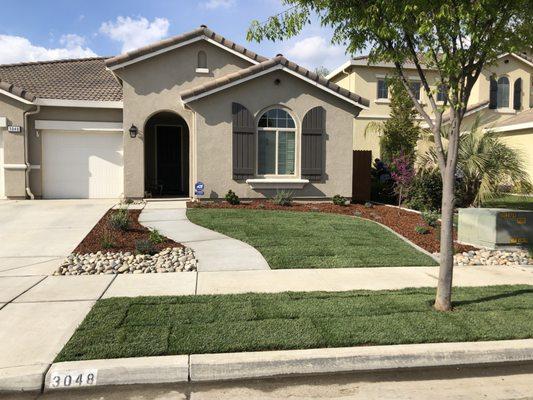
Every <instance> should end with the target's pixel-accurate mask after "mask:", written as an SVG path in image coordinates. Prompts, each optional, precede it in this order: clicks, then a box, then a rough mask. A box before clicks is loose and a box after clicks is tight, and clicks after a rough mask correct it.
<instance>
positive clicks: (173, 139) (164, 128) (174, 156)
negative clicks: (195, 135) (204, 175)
mask: <svg viewBox="0 0 533 400" xmlns="http://www.w3.org/2000/svg"><path fill="white" fill-rule="evenodd" d="M144 164H145V165H144V167H145V169H144V170H145V175H144V187H145V192H146V195H147V196H149V197H166V196H169V197H177V196H184V197H188V196H189V127H188V126H187V123H186V122H185V120H184V119H183V118H182V117H180V116H179V115H178V114H175V113H173V112H170V111H162V112H159V113H157V114H155V115H153V116H152V117H150V119H149V120H148V121H147V122H146V125H145V127H144Z"/></svg>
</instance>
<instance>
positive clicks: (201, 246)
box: [139, 201, 270, 272]
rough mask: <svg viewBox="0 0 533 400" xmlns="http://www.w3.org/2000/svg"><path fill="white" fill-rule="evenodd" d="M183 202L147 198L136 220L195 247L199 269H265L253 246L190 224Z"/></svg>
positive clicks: (261, 258)
mask: <svg viewBox="0 0 533 400" xmlns="http://www.w3.org/2000/svg"><path fill="white" fill-rule="evenodd" d="M186 211H187V209H186V202H185V201H150V202H148V203H147V204H146V207H144V209H143V211H142V212H141V215H140V216H139V222H140V223H141V224H143V225H144V226H147V227H150V228H153V229H157V230H158V231H159V232H160V233H161V234H163V235H165V236H167V237H169V238H171V239H172V240H175V241H176V242H179V243H182V244H183V245H185V246H188V247H190V248H192V249H193V250H194V252H195V253H196V257H197V259H198V271H199V272H204V271H244V270H268V269H270V267H269V266H268V263H267V262H266V260H265V259H264V258H263V256H262V255H261V253H259V252H258V251H257V250H256V249H255V248H253V247H252V246H250V245H249V244H247V243H244V242H241V241H240V240H237V239H233V238H230V237H228V236H226V235H223V234H221V233H218V232H214V231H212V230H209V229H206V228H203V227H201V226H198V225H195V224H193V223H192V222H191V221H189V220H188V219H187V216H186Z"/></svg>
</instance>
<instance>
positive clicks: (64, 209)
mask: <svg viewBox="0 0 533 400" xmlns="http://www.w3.org/2000/svg"><path fill="white" fill-rule="evenodd" d="M114 203H116V200H34V201H30V200H24V201H9V200H7V201H0V276H6V275H10V276H16V275H48V274H50V273H51V272H53V271H54V269H55V268H57V266H58V262H60V260H61V259H62V258H64V257H65V256H66V255H68V254H69V253H70V252H71V251H72V250H73V249H74V248H75V247H76V246H77V245H78V243H79V242H80V241H81V240H82V239H83V238H84V237H85V235H87V233H88V232H89V231H90V230H91V228H92V227H93V226H94V225H95V224H96V222H98V220H99V219H100V218H101V217H102V215H103V214H104V213H105V212H106V211H107V210H108V209H109V208H110V207H111V206H113V204H114Z"/></svg>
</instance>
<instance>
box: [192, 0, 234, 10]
mask: <svg viewBox="0 0 533 400" xmlns="http://www.w3.org/2000/svg"><path fill="white" fill-rule="evenodd" d="M234 5H235V0H207V1H204V2H202V3H200V6H201V7H202V8H205V9H206V10H215V9H217V8H230V7H233V6H234Z"/></svg>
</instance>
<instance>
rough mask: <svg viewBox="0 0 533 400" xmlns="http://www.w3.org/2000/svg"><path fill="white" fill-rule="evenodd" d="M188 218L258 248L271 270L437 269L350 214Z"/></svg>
mask: <svg viewBox="0 0 533 400" xmlns="http://www.w3.org/2000/svg"><path fill="white" fill-rule="evenodd" d="M187 217H188V218H189V219H190V220H191V221H192V222H194V223H195V224H198V225H201V226H203V227H206V228H208V229H212V230H214V231H217V232H220V233H223V234H225V235H227V236H230V237H233V238H235V239H239V240H242V241H243V242H246V243H248V244H249V245H251V246H253V247H255V248H256V249H257V250H258V251H259V252H260V253H261V254H262V255H263V257H265V259H266V261H267V262H268V265H270V268H272V269H285V268H349V267H388V266H396V267H398V266H431V265H436V263H435V260H433V259H432V258H431V257H429V256H428V255H426V254H423V253H421V252H420V251H418V250H416V249H415V248H413V247H412V246H410V245H409V244H408V243H406V242H404V241H403V240H401V239H400V238H398V237H397V236H396V235H394V234H393V233H391V232H389V231H387V230H386V229H383V228H382V227H381V226H379V225H377V224H375V223H374V222H372V221H366V220H364V219H360V218H354V217H350V216H346V215H338V214H326V213H314V212H291V211H265V210H242V209H240V210H239V209H236V210H228V209H202V208H198V209H189V210H187Z"/></svg>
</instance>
